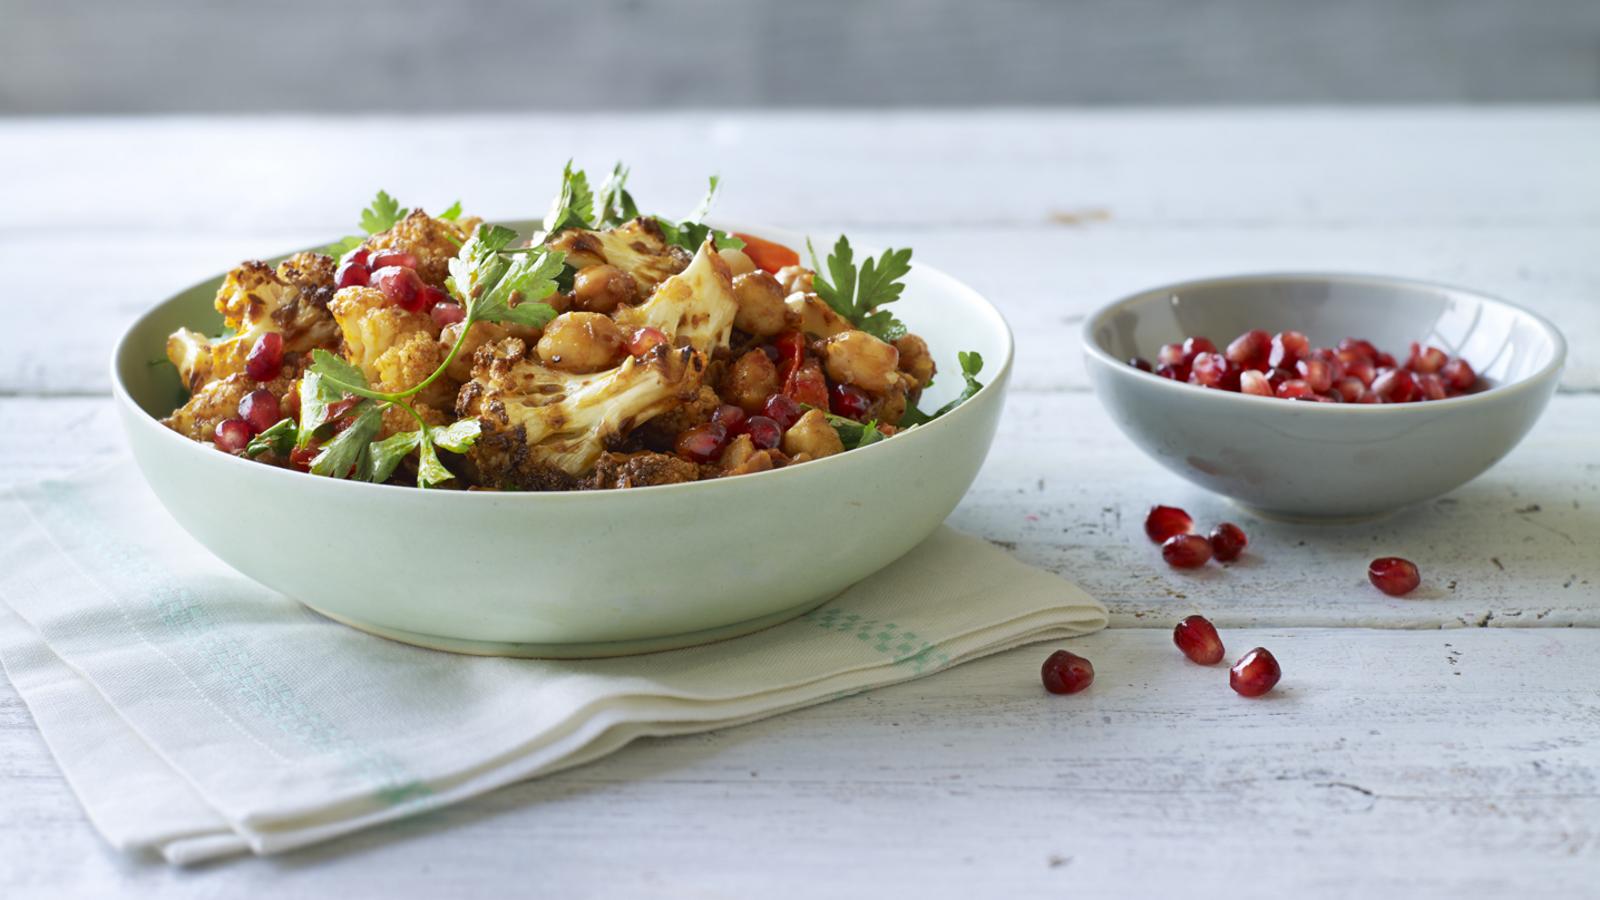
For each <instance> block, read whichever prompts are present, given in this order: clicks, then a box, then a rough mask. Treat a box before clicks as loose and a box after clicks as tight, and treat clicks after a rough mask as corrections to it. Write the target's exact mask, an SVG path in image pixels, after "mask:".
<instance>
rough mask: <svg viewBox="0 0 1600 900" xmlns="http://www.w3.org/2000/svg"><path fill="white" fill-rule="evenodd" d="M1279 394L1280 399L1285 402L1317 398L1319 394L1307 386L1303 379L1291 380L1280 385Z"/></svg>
mask: <svg viewBox="0 0 1600 900" xmlns="http://www.w3.org/2000/svg"><path fill="white" fill-rule="evenodd" d="M1277 393H1278V396H1279V397H1282V398H1284V399H1285V400H1304V399H1305V398H1307V397H1312V396H1315V395H1316V393H1317V392H1316V391H1313V390H1312V389H1311V385H1309V384H1306V383H1305V382H1304V381H1302V380H1301V379H1299V378H1291V379H1289V380H1288V381H1285V382H1284V383H1282V384H1280V385H1278V392H1277Z"/></svg>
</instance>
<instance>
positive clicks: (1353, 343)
mask: <svg viewBox="0 0 1600 900" xmlns="http://www.w3.org/2000/svg"><path fill="white" fill-rule="evenodd" d="M1339 352H1340V353H1348V354H1350V355H1351V356H1352V357H1359V358H1361V359H1364V360H1366V361H1367V362H1372V360H1373V358H1374V357H1376V356H1377V355H1378V348H1377V347H1374V346H1372V342H1371V341H1364V340H1359V339H1357V338H1345V339H1344V340H1342V341H1340V342H1339Z"/></svg>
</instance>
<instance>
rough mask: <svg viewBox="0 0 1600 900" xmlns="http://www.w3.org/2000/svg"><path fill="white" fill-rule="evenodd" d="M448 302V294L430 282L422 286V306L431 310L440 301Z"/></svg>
mask: <svg viewBox="0 0 1600 900" xmlns="http://www.w3.org/2000/svg"><path fill="white" fill-rule="evenodd" d="M448 302H450V295H449V294H446V293H445V292H444V291H443V290H441V289H439V288H436V287H434V286H433V285H431V284H425V285H423V286H422V308H423V309H426V310H430V311H431V310H432V309H433V308H434V307H435V306H438V305H439V304H441V303H448Z"/></svg>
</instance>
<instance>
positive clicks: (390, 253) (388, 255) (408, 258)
mask: <svg viewBox="0 0 1600 900" xmlns="http://www.w3.org/2000/svg"><path fill="white" fill-rule="evenodd" d="M389 266H399V267H401V268H403V269H415V268H416V267H417V255H416V254H415V253H408V252H407V251H405V250H394V249H389V250H378V251H376V252H374V253H373V254H372V255H371V256H369V257H368V259H367V267H368V268H372V269H383V268H387V267H389Z"/></svg>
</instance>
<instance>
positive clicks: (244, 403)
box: [239, 388, 283, 434]
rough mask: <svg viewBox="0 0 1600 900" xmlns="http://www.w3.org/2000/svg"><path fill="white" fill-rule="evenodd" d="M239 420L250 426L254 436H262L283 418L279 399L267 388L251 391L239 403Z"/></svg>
mask: <svg viewBox="0 0 1600 900" xmlns="http://www.w3.org/2000/svg"><path fill="white" fill-rule="evenodd" d="M239 418H241V419H243V420H244V421H245V424H246V425H249V426H250V431H251V433H252V434H260V433H261V432H263V431H266V430H267V429H268V428H271V427H272V426H273V425H276V424H277V422H278V420H279V419H281V418H283V413H282V412H281V410H280V408H279V405H278V398H277V396H276V395H274V394H273V393H272V392H271V391H269V390H267V389H266V388H261V389H259V390H254V391H251V392H250V393H248V394H245V395H244V399H243V400H240V401H239Z"/></svg>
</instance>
